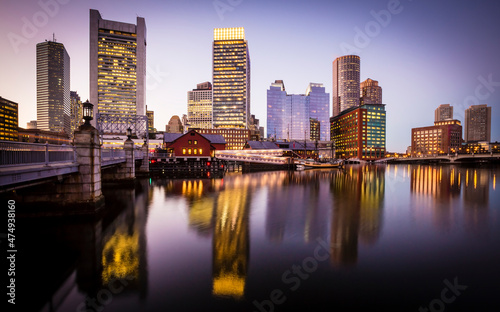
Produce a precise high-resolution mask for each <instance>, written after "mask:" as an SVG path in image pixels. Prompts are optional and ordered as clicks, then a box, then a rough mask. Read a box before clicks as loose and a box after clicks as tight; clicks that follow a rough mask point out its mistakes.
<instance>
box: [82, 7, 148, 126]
mask: <svg viewBox="0 0 500 312" xmlns="http://www.w3.org/2000/svg"><path fill="white" fill-rule="evenodd" d="M89 53H90V71H89V73H90V103H92V104H94V116H96V113H99V114H102V115H106V116H109V117H114V118H118V123H120V122H121V123H131V120H135V119H134V118H135V117H136V116H142V117H144V118H146V117H145V116H146V22H145V20H144V18H142V17H137V24H129V23H122V22H116V21H109V20H105V19H102V17H101V15H100V13H99V11H97V10H92V9H91V10H90V51H89ZM95 122H96V118H94V120H92V123H93V125H95ZM129 126H132V127H133V126H135V125H129ZM122 128H123V129H126V127H122Z"/></svg>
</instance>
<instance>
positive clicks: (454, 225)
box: [17, 165, 500, 312]
mask: <svg viewBox="0 0 500 312" xmlns="http://www.w3.org/2000/svg"><path fill="white" fill-rule="evenodd" d="M499 175H500V168H482V167H475V168H474V167H469V168H467V167H459V166H442V167H440V166H416V165H404V166H403V165H387V166H356V165H354V166H350V167H347V168H346V170H345V171H339V170H314V171H302V172H264V173H254V174H244V175H242V174H240V173H235V174H228V175H226V176H225V177H224V179H202V180H192V179H191V180H165V179H163V180H162V179H148V180H142V181H141V183H140V186H139V187H138V188H137V189H135V190H131V189H128V190H127V189H116V188H115V189H111V190H109V189H108V190H106V192H105V195H106V201H107V207H106V209H107V211H108V212H107V213H106V214H105V215H104V216H102V217H98V218H92V219H85V220H82V219H80V218H74V219H36V220H33V219H24V218H23V219H20V220H18V224H17V226H18V227H17V231H18V233H30V234H24V235H23V236H22V237H19V238H18V240H17V242H18V244H19V245H23V246H24V248H23V252H22V253H19V254H18V257H19V258H20V259H19V260H18V267H17V269H18V271H19V272H20V274H21V273H22V277H20V280H19V282H18V283H19V288H18V297H17V298H18V300H19V302H21V303H29V305H30V306H31V307H30V308H31V310H33V311H39V310H43V311H106V312H108V311H109V312H112V311H292V310H293V311H299V310H300V311H359V310H360V309H362V308H365V309H366V310H368V309H369V311H372V310H373V309H374V308H376V310H377V311H392V310H394V309H396V308H399V311H418V310H419V308H420V307H422V308H427V309H429V311H462V310H463V311H499V308H500V301H499V300H498V297H499V294H500V286H499V285H500V218H499V217H500V184H499V183H498V181H497V179H498V178H499ZM20 248H21V247H20ZM429 305H430V306H431V308H429ZM423 311H424V310H423Z"/></svg>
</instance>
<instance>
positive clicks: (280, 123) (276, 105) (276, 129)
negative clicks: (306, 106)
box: [267, 80, 290, 140]
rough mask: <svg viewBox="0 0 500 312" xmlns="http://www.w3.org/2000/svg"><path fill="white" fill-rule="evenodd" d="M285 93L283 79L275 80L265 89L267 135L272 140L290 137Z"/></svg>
mask: <svg viewBox="0 0 500 312" xmlns="http://www.w3.org/2000/svg"><path fill="white" fill-rule="evenodd" d="M286 101H287V95H286V91H285V84H284V83H283V80H276V81H275V82H274V83H272V84H271V86H270V87H269V90H267V137H268V138H269V139H274V140H285V139H288V138H289V137H290V135H289V133H288V130H289V128H290V127H289V126H290V125H289V124H288V121H287V119H286V115H285V111H286Z"/></svg>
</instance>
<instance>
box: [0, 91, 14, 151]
mask: <svg viewBox="0 0 500 312" xmlns="http://www.w3.org/2000/svg"><path fill="white" fill-rule="evenodd" d="M18 128H19V108H18V105H17V103H16V102H12V101H9V100H7V99H4V98H3V97H1V96H0V140H6V141H17V140H18Z"/></svg>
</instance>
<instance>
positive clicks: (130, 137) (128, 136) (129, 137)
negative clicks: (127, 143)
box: [127, 127, 132, 140]
mask: <svg viewBox="0 0 500 312" xmlns="http://www.w3.org/2000/svg"><path fill="white" fill-rule="evenodd" d="M130 139H132V129H131V128H130V127H128V128H127V140H130Z"/></svg>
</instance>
